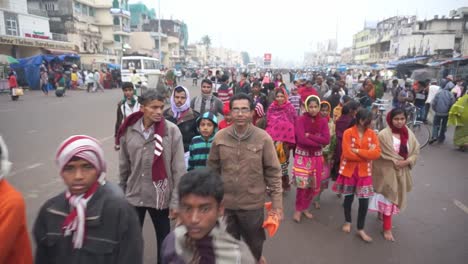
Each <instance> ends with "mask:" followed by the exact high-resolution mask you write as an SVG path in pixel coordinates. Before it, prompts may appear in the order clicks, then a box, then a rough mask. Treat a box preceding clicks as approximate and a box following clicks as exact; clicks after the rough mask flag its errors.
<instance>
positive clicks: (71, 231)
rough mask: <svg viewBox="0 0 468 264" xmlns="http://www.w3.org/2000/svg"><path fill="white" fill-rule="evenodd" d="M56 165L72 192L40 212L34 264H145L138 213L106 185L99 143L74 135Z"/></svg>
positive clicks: (51, 201) (36, 232) (60, 152)
mask: <svg viewBox="0 0 468 264" xmlns="http://www.w3.org/2000/svg"><path fill="white" fill-rule="evenodd" d="M56 162H57V164H58V166H59V168H60V175H61V176H62V177H63V180H64V182H65V185H66V186H67V187H68V188H67V190H66V191H65V192H64V193H61V194H59V195H57V196H55V197H53V198H51V199H49V200H48V201H47V202H46V203H45V204H44V205H43V206H42V208H41V209H40V211H39V215H38V217H37V219H36V222H35V223H34V228H33V234H34V238H35V240H36V245H37V249H36V258H35V263H37V264H42V263H44V264H45V263H47V264H55V263H56V264H59V263H75V264H81V263H83V264H88V263H103V264H107V263H108V264H111V263H112V264H114V263H121V264H124V263H143V238H142V235H141V229H140V224H139V222H138V217H137V214H136V211H135V209H134V208H132V207H131V206H130V204H129V203H128V202H127V201H126V200H125V198H124V197H122V196H120V195H117V194H116V193H115V192H114V191H113V190H111V188H109V186H108V184H107V183H106V181H105V173H106V162H105V160H104V151H103V149H102V147H101V145H100V143H99V142H98V141H97V140H96V139H94V138H92V137H89V136H84V135H76V136H72V137H70V138H68V139H66V140H65V141H64V142H63V143H62V144H61V145H60V147H59V148H58V151H57V155H56Z"/></svg>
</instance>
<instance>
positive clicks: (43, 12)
mask: <svg viewBox="0 0 468 264" xmlns="http://www.w3.org/2000/svg"><path fill="white" fill-rule="evenodd" d="M28 13H29V14H31V15H36V16H42V17H49V16H48V15H47V11H46V10H41V9H35V8H30V7H28Z"/></svg>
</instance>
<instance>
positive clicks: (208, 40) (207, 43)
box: [201, 35, 211, 58]
mask: <svg viewBox="0 0 468 264" xmlns="http://www.w3.org/2000/svg"><path fill="white" fill-rule="evenodd" d="M201 43H202V45H205V48H206V57H207V58H209V57H210V55H209V54H210V46H211V38H210V36H208V35H205V36H203V37H202V39H201Z"/></svg>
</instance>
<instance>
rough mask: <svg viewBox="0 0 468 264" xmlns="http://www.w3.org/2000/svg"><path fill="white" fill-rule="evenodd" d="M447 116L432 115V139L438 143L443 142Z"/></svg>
mask: <svg viewBox="0 0 468 264" xmlns="http://www.w3.org/2000/svg"><path fill="white" fill-rule="evenodd" d="M447 122H448V116H439V115H434V122H433V124H432V139H437V140H439V142H444V140H445V131H447Z"/></svg>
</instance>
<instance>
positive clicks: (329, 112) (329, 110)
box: [320, 101, 332, 122]
mask: <svg viewBox="0 0 468 264" xmlns="http://www.w3.org/2000/svg"><path fill="white" fill-rule="evenodd" d="M322 105H328V116H327V117H326V119H327V122H329V121H330V114H331V111H332V108H331V104H330V103H329V102H328V101H322V102H320V109H322Z"/></svg>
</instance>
